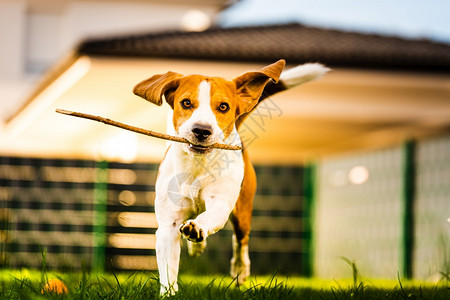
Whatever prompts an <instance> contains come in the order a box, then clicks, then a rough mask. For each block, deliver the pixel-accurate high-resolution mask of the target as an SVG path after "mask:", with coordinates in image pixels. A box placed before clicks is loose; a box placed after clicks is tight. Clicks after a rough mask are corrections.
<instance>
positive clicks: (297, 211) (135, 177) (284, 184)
mask: <svg viewBox="0 0 450 300" xmlns="http://www.w3.org/2000/svg"><path fill="white" fill-rule="evenodd" d="M157 167H158V166H157V165H156V164H124V163H115V162H109V163H108V162H95V161H86V160H61V159H29V158H21V157H1V158H0V201H1V207H2V209H1V215H0V217H1V219H0V221H1V222H2V228H1V234H2V239H1V251H2V253H1V254H2V255H1V259H2V261H1V264H2V265H3V266H4V267H13V268H18V267H35V268H38V267H39V266H40V264H41V262H42V255H41V252H42V251H44V250H45V251H46V252H47V265H48V266H49V267H50V268H60V269H61V268H62V269H79V268H81V267H82V265H83V264H84V265H85V267H89V268H93V269H96V270H100V271H101V270H104V269H106V270H107V269H111V268H114V269H150V270H153V269H156V267H157V266H156V260H155V250H154V246H155V235H154V234H155V231H156V228H157V224H156V219H155V215H154V213H153V201H154V182H155V179H156V174H157ZM256 172H257V175H258V190H257V196H256V199H255V201H254V217H253V224H252V227H253V230H252V234H251V241H250V256H251V259H252V270H253V272H254V273H266V272H268V273H273V272H275V271H276V270H277V269H279V270H280V272H284V273H301V272H303V271H304V270H305V265H306V266H307V265H308V261H309V258H308V251H307V250H305V249H308V248H307V247H306V248H305V247H304V245H305V243H308V241H309V237H310V236H311V235H310V234H309V233H305V229H304V228H307V227H305V224H306V223H305V219H304V218H303V217H304V215H306V216H308V215H309V214H308V212H305V210H304V207H303V203H304V201H303V199H304V197H303V191H302V185H301V182H302V176H303V168H301V167H297V166H292V167H284V166H283V167H281V166H257V167H256ZM308 230H309V229H308ZM231 234H232V232H231V226H230V225H227V226H226V228H225V229H224V230H222V231H220V232H218V233H217V234H216V235H214V236H212V237H211V238H209V239H208V247H207V250H206V252H205V253H204V255H203V256H202V257H201V258H199V259H196V260H193V259H191V258H188V257H187V254H186V252H187V251H185V249H184V250H183V259H182V265H181V269H182V270H184V271H189V272H195V271H207V272H209V273H211V272H222V273H227V272H228V270H229V261H230V259H231V251H232V250H231ZM306 245H307V244H306ZM211 262H214V263H211Z"/></svg>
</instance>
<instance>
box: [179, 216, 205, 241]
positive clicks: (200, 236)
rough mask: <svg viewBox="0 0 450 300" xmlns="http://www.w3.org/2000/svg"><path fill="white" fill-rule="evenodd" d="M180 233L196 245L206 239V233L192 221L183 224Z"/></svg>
mask: <svg viewBox="0 0 450 300" xmlns="http://www.w3.org/2000/svg"><path fill="white" fill-rule="evenodd" d="M180 232H181V234H182V235H184V237H185V238H187V239H188V240H190V241H192V242H196V243H200V242H202V241H203V240H205V238H206V232H205V231H204V230H203V229H202V228H200V226H198V225H197V224H196V223H195V222H194V221H192V220H188V221H186V222H184V223H183V224H181V227H180Z"/></svg>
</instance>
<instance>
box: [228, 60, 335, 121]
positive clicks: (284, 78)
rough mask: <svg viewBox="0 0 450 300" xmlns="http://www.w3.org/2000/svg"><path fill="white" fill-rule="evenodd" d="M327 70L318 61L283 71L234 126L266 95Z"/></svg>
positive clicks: (297, 83) (314, 78)
mask: <svg viewBox="0 0 450 300" xmlns="http://www.w3.org/2000/svg"><path fill="white" fill-rule="evenodd" d="M328 71H330V69H329V68H327V67H325V66H324V65H322V64H319V63H308V64H304V65H300V66H297V67H295V68H292V69H289V70H286V71H283V72H282V73H281V76H280V79H279V81H278V83H275V82H273V81H270V82H269V83H268V84H267V85H266V87H265V88H264V91H263V93H262V95H261V97H260V98H259V100H258V104H256V105H255V107H254V108H253V109H252V110H251V111H250V112H248V113H245V114H243V115H241V116H239V118H238V119H237V120H236V128H239V126H240V125H241V124H242V123H243V122H244V120H245V119H246V118H247V116H248V115H249V114H251V112H252V111H254V110H255V109H256V107H258V105H259V103H261V102H262V101H263V100H264V99H267V98H268V97H270V96H272V95H275V94H276V93H279V92H282V91H286V90H288V89H291V88H293V87H296V86H298V85H301V84H303V83H306V82H308V81H312V80H316V79H319V78H320V77H322V76H323V75H325V73H327V72H328Z"/></svg>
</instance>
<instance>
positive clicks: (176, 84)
mask: <svg viewBox="0 0 450 300" xmlns="http://www.w3.org/2000/svg"><path fill="white" fill-rule="evenodd" d="M284 65H285V62H284V60H279V61H277V62H276V63H274V64H271V65H269V66H266V67H264V68H262V69H260V70H258V71H255V72H248V73H245V74H243V75H241V76H239V77H236V78H235V79H233V80H232V81H228V80H225V79H223V78H219V77H207V76H203V75H189V76H183V75H181V74H178V73H174V72H167V73H165V74H160V75H154V76H152V77H150V78H148V79H146V80H144V81H142V82H140V83H138V84H137V85H136V86H135V87H134V89H133V92H134V93H135V94H136V95H138V96H140V97H142V98H144V99H146V100H148V101H150V102H152V103H154V104H156V105H162V103H163V100H164V99H165V101H166V102H167V103H168V104H169V105H170V107H171V108H172V109H173V126H174V129H175V131H176V133H177V134H178V135H179V136H181V137H183V138H185V139H186V140H188V141H189V142H190V143H191V144H190V145H189V147H187V149H188V151H190V152H192V153H193V154H205V153H208V152H209V151H211V150H210V149H211V148H208V146H210V145H212V144H214V143H219V142H224V140H225V139H226V138H228V137H229V135H230V134H231V132H232V131H233V129H234V124H235V121H236V120H237V118H238V117H239V116H240V115H242V114H244V113H248V112H250V111H251V110H252V109H253V108H254V106H255V105H256V104H257V103H258V99H259V98H260V96H261V93H262V92H263V90H264V87H265V86H266V84H267V83H268V82H269V81H271V80H273V81H275V82H277V81H278V78H279V77H280V74H281V72H282V70H283V68H284Z"/></svg>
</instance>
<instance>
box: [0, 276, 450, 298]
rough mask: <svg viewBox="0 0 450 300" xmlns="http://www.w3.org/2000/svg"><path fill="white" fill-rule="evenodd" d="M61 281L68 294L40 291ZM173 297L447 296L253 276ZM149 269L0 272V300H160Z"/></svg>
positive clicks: (203, 281)
mask: <svg viewBox="0 0 450 300" xmlns="http://www.w3.org/2000/svg"><path fill="white" fill-rule="evenodd" d="M50 279H60V280H61V281H63V282H64V283H65V284H66V286H67V288H68V292H67V294H62V295H57V294H55V293H51V292H45V291H43V287H44V285H45V283H46V282H47V281H48V280H50ZM179 281H180V282H179V285H180V291H179V293H178V294H177V295H176V296H174V297H172V299H446V300H447V299H450V290H449V281H448V278H445V276H443V279H442V280H441V281H439V282H438V283H429V282H420V281H404V280H401V281H400V280H370V279H363V280H361V279H359V278H358V279H348V280H322V279H305V278H300V277H294V276H290V277H285V276H281V275H274V276H256V277H255V276H253V277H251V279H250V280H249V282H248V283H247V284H245V285H244V286H241V287H236V286H235V284H234V281H233V280H232V279H231V278H229V277H228V276H224V275H216V276H197V275H183V274H182V275H181V276H180V280H179ZM158 290H159V289H158V281H157V276H156V275H155V274H154V273H118V274H113V273H104V274H97V273H87V272H81V273H54V272H41V271H35V270H28V269H23V270H2V271H0V299H133V300H137V299H160V297H159V295H158Z"/></svg>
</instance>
